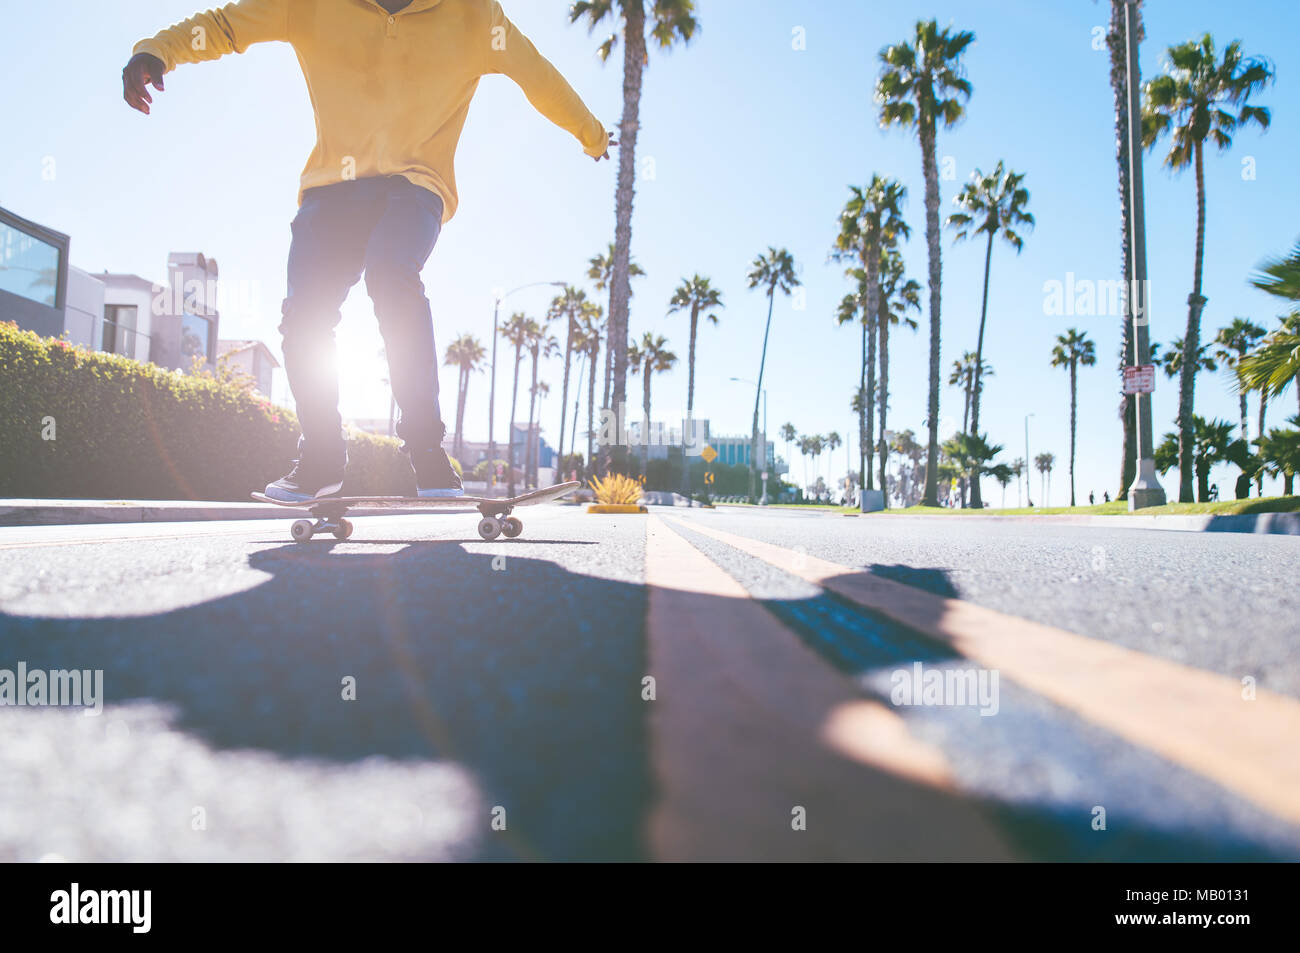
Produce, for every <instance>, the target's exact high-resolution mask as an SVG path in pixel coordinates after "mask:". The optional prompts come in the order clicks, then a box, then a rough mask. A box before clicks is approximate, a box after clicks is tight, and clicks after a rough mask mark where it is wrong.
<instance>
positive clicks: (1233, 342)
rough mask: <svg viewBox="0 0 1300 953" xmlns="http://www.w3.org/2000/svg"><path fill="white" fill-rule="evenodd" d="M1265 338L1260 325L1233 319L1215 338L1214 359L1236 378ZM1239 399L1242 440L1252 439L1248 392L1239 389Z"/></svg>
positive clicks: (1244, 319)
mask: <svg viewBox="0 0 1300 953" xmlns="http://www.w3.org/2000/svg"><path fill="white" fill-rule="evenodd" d="M1263 336H1264V329H1263V328H1261V327H1260V326H1259V325H1258V324H1255V323H1254V322H1253V321H1250V320H1248V319H1247V318H1233V319H1232V323H1231V324H1230V325H1228V326H1227V327H1226V328H1219V333H1218V334H1216V335H1215V336H1214V343H1215V344H1216V345H1217V349H1216V350H1215V352H1214V357H1215V359H1216V360H1218V361H1220V362H1221V363H1222V364H1223V365H1224V366H1225V367H1228V368H1231V369H1232V371H1233V376H1234V378H1235V377H1236V371H1237V366H1238V365H1239V364H1240V362H1241V359H1242V358H1243V357H1245V356H1246V353H1247V352H1248V351H1249V350H1250V349H1251V348H1253V347H1254V346H1255V345H1256V344H1257V343H1259V339H1260V338H1262V337H1263ZM1237 399H1238V401H1239V402H1240V404H1241V438H1242V439H1243V440H1247V439H1249V438H1250V425H1249V422H1248V419H1247V413H1248V409H1247V407H1246V391H1244V390H1242V389H1240V388H1238V390H1237Z"/></svg>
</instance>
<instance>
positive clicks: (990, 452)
mask: <svg viewBox="0 0 1300 953" xmlns="http://www.w3.org/2000/svg"><path fill="white" fill-rule="evenodd" d="M943 451H944V454H945V455H946V456H947V457H948V459H949V460H950V461H951V462H952V464H953V465H954V466H955V467H956V468H957V473H958V475H959V476H960V477H961V480H962V483H963V484H965V483H969V484H970V485H972V486H974V485H975V484H976V483H979V481H980V478H981V477H985V476H992V477H997V476H999V475H1000V474H1001V473H1002V472H1003V471H1004V470H1005V471H1006V472H1007V473H1008V474H1009V473H1010V468H1009V467H1007V466H1006V465H1005V464H997V465H994V464H993V458H994V457H996V456H997V455H998V454H999V453H1001V452H1002V446H1001V445H1000V444H990V443H989V442H988V435H987V434H974V433H959V434H957V435H956V436H953V437H950V438H949V439H948V440H946V441H944V444H943ZM1008 482H1009V478H1008ZM970 505H971V506H975V501H974V500H973V499H972V500H971V504H970ZM965 506H966V500H965V498H964V497H963V499H962V507H963V508H964V507H965ZM979 508H980V509H983V508H984V504H983V503H980V504H979Z"/></svg>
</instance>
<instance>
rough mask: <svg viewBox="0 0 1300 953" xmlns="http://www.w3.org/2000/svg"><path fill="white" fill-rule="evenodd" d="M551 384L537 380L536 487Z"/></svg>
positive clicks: (538, 480)
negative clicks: (545, 409)
mask: <svg viewBox="0 0 1300 953" xmlns="http://www.w3.org/2000/svg"><path fill="white" fill-rule="evenodd" d="M555 353H556V354H558V353H559V342H558V341H557V342H556V349H555ZM550 393H551V385H550V384H548V383H547V382H546V381H538V382H537V421H538V423H537V432H536V433H534V434H531V443H532V445H533V486H534V487H536V486H537V485H538V484H539V483H540V482H541V463H542V459H541V458H542V424H541V420H542V404H543V403H544V402H545V400H546V398H547V397H548V396H550Z"/></svg>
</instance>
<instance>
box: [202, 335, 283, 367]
mask: <svg viewBox="0 0 1300 953" xmlns="http://www.w3.org/2000/svg"><path fill="white" fill-rule="evenodd" d="M259 347H260V348H261V349H262V352H263V353H264V354H265V355H266V356H267V357H268V358H270V360H271V363H272V364H274V365H275V366H276V367H279V366H280V362H279V361H277V360H276V359H275V355H274V354H272V353H271V349H270V348H269V347H267V346H266V343H265V342H263V341H242V340H233V339H232V340H224V341H218V342H217V356H218V357H225V356H226V355H227V354H237V353H239V352H240V351H247V350H249V349H250V348H259Z"/></svg>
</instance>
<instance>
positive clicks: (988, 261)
mask: <svg viewBox="0 0 1300 953" xmlns="http://www.w3.org/2000/svg"><path fill="white" fill-rule="evenodd" d="M992 264H993V233H992V232H989V244H988V249H987V250H986V251H985V252H984V303H983V304H982V305H981V306H980V331H979V336H978V337H977V338H976V341H975V374H974V377H975V380H974V383H972V384H971V401H970V432H971V433H972V434H978V433H979V432H980V391H981V390H982V385H981V383H980V371H981V370H983V368H984V323H985V321H986V319H987V318H988V314H989V269H990V266H991V265H992ZM970 505H971V506H972V507H974V508H975V509H977V510H981V509H983V508H984V498H983V496H981V495H980V475H979V471H978V470H977V471H976V472H975V475H974V477H973V478H972V479H971V485H970Z"/></svg>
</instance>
